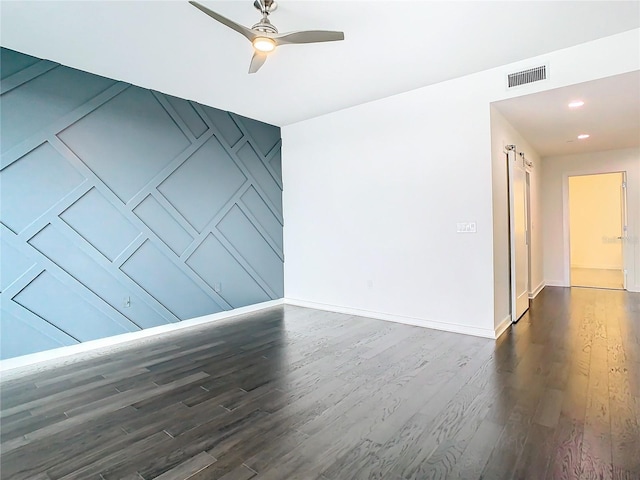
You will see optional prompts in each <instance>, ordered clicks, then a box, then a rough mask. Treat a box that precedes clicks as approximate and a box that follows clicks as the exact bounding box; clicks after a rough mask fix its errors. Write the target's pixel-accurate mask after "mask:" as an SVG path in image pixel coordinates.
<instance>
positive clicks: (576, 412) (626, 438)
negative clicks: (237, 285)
mask: <svg viewBox="0 0 640 480" xmlns="http://www.w3.org/2000/svg"><path fill="white" fill-rule="evenodd" d="M638 319H640V295H639V294H632V293H628V292H619V291H602V290H593V289H567V288H554V287H547V288H545V289H544V290H543V291H542V292H541V293H540V294H539V295H538V296H537V297H536V299H535V300H534V301H533V302H532V304H531V308H530V310H529V312H528V313H526V314H525V315H524V316H523V318H522V319H521V320H520V321H519V322H518V323H517V324H515V325H513V326H512V327H511V328H510V329H509V330H508V331H507V332H506V333H505V334H504V335H503V336H502V337H501V338H500V339H498V340H497V341H495V342H494V341H491V340H487V339H483V338H476V337H470V336H464V335H459V334H454V333H448V332H441V331H433V330H427V329H422V328H418V327H413V326H408V325H401V324H396V323H389V322H383V321H380V320H374V319H368V318H364V317H357V316H353V315H345V314H338V313H331V312H325V311H319V310H312V309H306V308H301V307H293V306H278V307H273V308H270V309H266V310H263V311H260V312H255V313H252V314H248V315H241V316H237V317H234V318H233V319H230V320H227V321H221V322H216V323H212V324H208V325H200V326H198V327H195V328H193V329H185V330H182V331H180V332H174V333H172V334H163V335H160V336H158V337H150V338H148V339H144V341H141V342H132V343H130V344H127V345H122V346H118V347H117V348H114V349H112V350H104V351H95V352H91V353H90V354H87V356H86V357H85V358H84V359H83V358H81V357H82V356H78V357H70V358H67V359H64V360H61V361H59V362H57V363H56V362H53V363H52V364H51V365H45V366H38V367H36V368H33V369H31V370H28V371H27V370H25V371H24V372H22V373H20V372H13V373H11V374H10V375H9V376H8V377H4V378H3V379H2V381H1V383H0V397H1V400H2V404H1V405H2V407H1V409H0V442H1V445H0V478H2V479H4V478H7V479H11V480H23V479H24V480H34V479H45V480H46V479H48V480H53V479H60V478H67V479H72V478H73V479H77V478H82V479H94V478H95V479H97V480H107V479H112V478H118V479H123V478H124V479H133V480H149V479H151V478H160V479H165V478H175V479H185V480H186V479H191V480H204V479H216V478H224V479H226V480H233V479H235V480H243V479H254V480H266V479H276V480H282V479H285V478H286V479H287V480H295V479H302V480H315V479H318V480H358V479H370V480H374V479H378V480H410V479H416V480H417V479H420V480H423V479H436V478H442V479H465V480H476V479H478V480H479V479H481V478H482V479H491V480H493V479H496V480H499V479H511V478H513V479H526V480H543V479H553V480H556V479H570V478H576V479H578V478H585V479H586V478H589V479H590V478H594V479H595V478H598V479H608V478H614V479H617V478H620V479H633V480H637V479H638V478H640V464H639V459H640V454H639V453H638V448H637V446H638V445H640V425H639V419H638V417H639V416H640V322H639V321H638Z"/></svg>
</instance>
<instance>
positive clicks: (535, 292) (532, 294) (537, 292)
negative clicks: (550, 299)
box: [529, 281, 545, 300]
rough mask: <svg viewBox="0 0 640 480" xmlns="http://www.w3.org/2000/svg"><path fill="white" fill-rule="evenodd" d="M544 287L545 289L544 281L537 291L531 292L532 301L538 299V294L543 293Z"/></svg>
mask: <svg viewBox="0 0 640 480" xmlns="http://www.w3.org/2000/svg"><path fill="white" fill-rule="evenodd" d="M544 287H545V283H544V281H543V282H540V285H538V286H537V287H536V288H535V290H533V292H531V293H530V294H529V298H530V299H532V300H533V299H534V298H536V297H537V296H538V294H539V293H540V292H541V291H542V289H543V288H544Z"/></svg>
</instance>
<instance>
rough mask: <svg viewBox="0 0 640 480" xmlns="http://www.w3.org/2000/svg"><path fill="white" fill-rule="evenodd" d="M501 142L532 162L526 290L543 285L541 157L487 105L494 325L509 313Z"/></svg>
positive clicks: (506, 211) (504, 168)
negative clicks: (528, 261)
mask: <svg viewBox="0 0 640 480" xmlns="http://www.w3.org/2000/svg"><path fill="white" fill-rule="evenodd" d="M505 145H515V146H516V150H517V152H524V153H525V158H526V159H527V160H529V161H531V162H533V168H532V169H531V173H530V176H529V178H530V182H531V183H530V211H531V232H530V237H531V265H529V269H530V271H531V275H530V276H531V285H529V294H530V295H535V294H537V293H538V292H539V291H540V290H541V289H542V288H543V287H544V263H543V249H542V218H541V216H542V199H541V178H542V161H541V159H540V156H539V155H538V153H537V152H536V151H535V150H534V148H533V147H532V146H531V145H530V144H529V142H527V140H526V139H525V138H524V137H523V136H522V135H521V134H520V132H518V131H517V130H516V129H515V128H514V127H513V126H512V125H511V124H510V123H509V122H508V121H507V120H506V119H505V118H504V116H503V115H502V114H501V113H500V112H499V111H498V109H497V108H496V107H494V106H492V107H491V159H492V173H493V233H494V244H493V269H494V287H495V288H494V292H493V295H494V306H495V308H494V310H495V311H494V322H495V327H496V328H498V327H499V326H500V324H501V323H502V322H504V320H505V318H507V317H508V316H509V313H510V308H509V304H510V299H509V281H510V280H509V270H510V266H509V238H508V235H509V216H508V215H509V196H508V193H507V165H506V158H505V153H504V146H505Z"/></svg>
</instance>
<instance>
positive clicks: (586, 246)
mask: <svg viewBox="0 0 640 480" xmlns="http://www.w3.org/2000/svg"><path fill="white" fill-rule="evenodd" d="M568 180H569V258H570V276H569V278H570V285H571V286H572V287H590V288H607V289H616V290H624V289H625V288H626V278H625V271H624V248H623V242H624V238H625V231H626V188H625V187H626V184H625V174H624V173H623V172H615V173H603V174H596V175H579V176H570V177H569V178H568Z"/></svg>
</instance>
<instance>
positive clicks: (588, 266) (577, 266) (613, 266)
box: [571, 265, 622, 271]
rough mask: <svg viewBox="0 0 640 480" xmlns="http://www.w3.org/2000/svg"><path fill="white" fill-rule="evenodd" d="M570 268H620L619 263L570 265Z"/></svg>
mask: <svg viewBox="0 0 640 480" xmlns="http://www.w3.org/2000/svg"><path fill="white" fill-rule="evenodd" d="M571 268H586V269H588V270H618V271H620V270H622V266H620V265H571Z"/></svg>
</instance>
